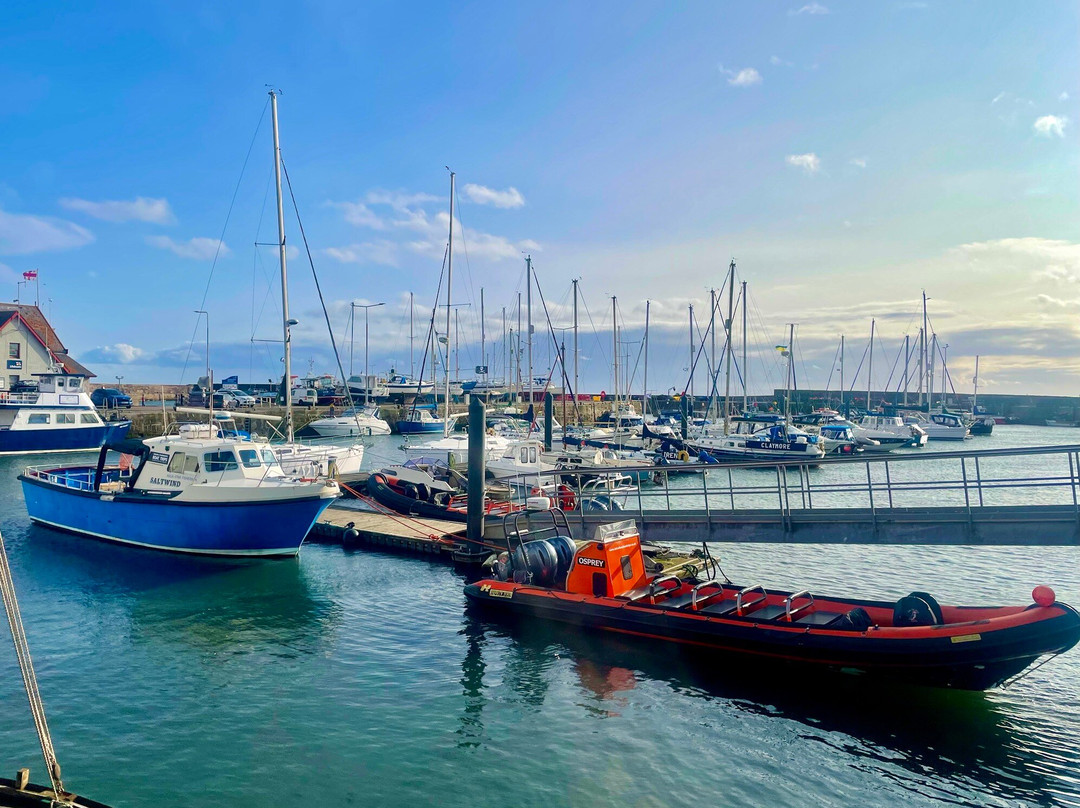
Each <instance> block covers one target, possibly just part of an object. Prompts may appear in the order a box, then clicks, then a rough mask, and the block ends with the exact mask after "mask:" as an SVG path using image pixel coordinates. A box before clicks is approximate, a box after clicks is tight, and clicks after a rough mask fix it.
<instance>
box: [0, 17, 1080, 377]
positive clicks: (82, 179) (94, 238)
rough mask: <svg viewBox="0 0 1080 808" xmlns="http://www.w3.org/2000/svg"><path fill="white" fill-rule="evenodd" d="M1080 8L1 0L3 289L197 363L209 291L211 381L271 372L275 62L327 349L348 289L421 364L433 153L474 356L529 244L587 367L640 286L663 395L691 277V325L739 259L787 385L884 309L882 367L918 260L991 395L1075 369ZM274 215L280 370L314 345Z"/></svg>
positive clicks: (108, 363) (93, 336) (955, 352)
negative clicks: (786, 350)
mask: <svg viewBox="0 0 1080 808" xmlns="http://www.w3.org/2000/svg"><path fill="white" fill-rule="evenodd" d="M1078 16H1080V12H1078V10H1077V7H1076V5H1075V4H1074V3H1066V2H1045V3H1031V4H1017V3H1011V2H978V3H976V2H944V0H930V1H929V2H889V1H888V0H885V1H884V2H881V3H857V2H845V3H839V2H826V3H809V4H807V3H801V2H795V3H790V4H783V3H735V2H708V3H696V4H695V3H686V4H660V3H650V4H644V3H588V4H581V3H567V4H558V3H555V4H553V3H543V4H539V3H536V4H508V3H486V4H484V3H454V4H420V5H417V4H406V5H401V4H391V3H365V4H357V3H305V4H298V3H273V2H269V3H267V2H260V3H257V4H256V3H239V2H238V3H198V2H193V3H186V4H182V5H177V4H150V3H130V4H121V3H93V2H87V3H82V4H79V5H77V6H66V7H64V8H63V9H62V10H58V8H57V7H49V6H47V5H43V4H39V3H23V2H12V3H6V4H4V6H3V8H2V9H0V86H2V87H3V88H4V93H3V96H4V101H3V104H2V107H0V121H2V126H0V290H2V289H3V288H4V287H6V288H7V289H8V290H10V291H7V292H2V293H0V294H2V296H3V297H4V298H6V299H8V298H10V299H13V298H14V296H15V295H16V294H17V293H19V294H21V298H22V300H23V301H24V302H26V301H27V300H28V299H31V300H32V296H33V290H32V289H30V290H28V289H27V288H26V287H23V288H22V289H21V290H19V289H18V288H17V286H16V283H17V281H18V280H19V279H20V278H21V277H22V272H23V271H25V270H28V269H38V270H39V271H40V278H41V281H42V287H41V299H42V308H43V309H45V311H46V313H49V312H50V311H51V314H52V318H53V320H54V322H55V326H56V328H57V330H58V332H59V334H60V335H61V337H62V338H63V339H64V340H65V342H66V344H67V346H68V348H69V349H70V350H71V352H72V354H73V355H74V356H75V357H77V358H79V359H80V360H81V361H83V362H84V363H86V364H87V365H88V366H90V367H91V368H92V369H93V370H94V371H95V372H97V373H98V374H99V375H100V376H102V377H104V378H105V379H109V378H110V377H112V376H114V375H118V374H122V375H123V376H124V378H125V380H130V381H142V382H162V383H179V382H181V381H183V382H191V381H193V380H194V379H195V377H196V376H198V375H199V374H200V372H201V363H202V358H201V357H202V351H203V349H202V345H201V343H197V344H196V346H195V348H194V350H190V349H189V345H190V343H191V340H192V338H193V334H196V316H197V315H195V314H194V313H193V312H194V310H195V309H206V310H208V311H209V312H210V327H211V340H212V346H211V351H212V356H213V364H214V367H215V374H216V375H217V377H218V378H221V377H223V376H225V375H230V374H233V373H236V374H239V375H240V377H241V380H242V381H249V380H250V381H266V380H267V379H268V378H272V377H276V376H278V375H279V374H280V372H281V361H280V359H281V348H280V345H276V344H274V343H273V342H271V341H262V340H273V339H275V338H277V337H278V336H279V334H280V291H279V287H278V286H277V284H278V280H277V272H278V269H277V262H276V252H275V249H274V248H273V247H272V246H269V247H268V246H258V245H259V244H265V243H268V242H273V241H274V240H275V239H276V238H277V231H276V226H277V225H276V213H275V209H274V195H273V186H272V168H273V163H272V155H271V134H270V129H269V114H268V111H267V95H266V85H267V84H268V83H270V84H272V85H273V86H274V87H279V88H281V89H282V91H283V94H282V96H281V98H280V116H281V140H282V153H283V158H284V161H285V165H286V167H287V168H288V171H289V175H290V177H291V179H292V183H293V190H294V191H295V194H296V200H297V205H298V207H299V210H300V214H301V217H302V220H303V223H304V227H305V230H306V234H307V238H308V243H309V246H310V248H311V255H312V258H313V260H314V263H315V266H316V269H317V271H318V274H319V278H320V281H321V283H322V288H323V292H324V295H325V296H326V299H327V304H328V307H329V310H330V317H331V323H332V325H333V328H334V332H335V336H336V337H337V339H338V341H339V347H341V349H342V359H343V362H344V364H345V365H346V367H345V370H346V372H348V370H349V367H348V365H349V361H350V356H349V355H350V352H353V353H354V358H353V367H354V370H355V371H356V372H360V370H361V369H362V368H361V363H362V358H361V357H362V356H363V346H362V335H363V324H362V320H361V321H360V322H358V323H357V327H356V337H357V341H356V343H355V348H354V349H353V350H352V351H350V348H351V342H350V339H349V337H350V333H349V329H348V321H349V314H350V306H349V303H350V301H355V302H361V303H368V302H385V303H386V305H385V306H384V307H382V308H378V309H371V310H370V332H371V346H370V353H371V363H372V370H373V371H374V370H379V371H385V370H388V369H389V368H390V366H391V365H395V366H396V367H397V368H398V369H401V368H403V367H405V368H407V367H408V365H409V339H408V327H409V326H408V321H409V318H408V313H407V306H408V296H409V292H413V293H415V300H416V304H415V305H416V309H415V319H416V331H417V349H416V353H417V355H418V354H419V352H420V347H419V345H420V344H421V343H422V341H423V338H424V335H425V334H426V330H427V324H428V320H429V318H430V310H431V305H432V303H433V302H434V297H435V293H436V288H437V285H438V282H439V273H440V269H441V266H442V260H443V254H444V249H445V243H446V233H447V228H448V224H449V216H448V210H447V207H448V206H447V203H448V190H449V176H448V173H447V170H446V168H445V166H450V167H452V168H453V169H454V170H455V172H456V174H457V182H458V184H457V200H456V203H455V220H456V222H455V223H456V228H457V229H456V235H455V262H454V268H455V272H454V277H455V279H454V289H453V295H454V300H455V301H456V302H460V303H468V304H470V305H469V307H468V308H463V309H461V310H460V312H459V316H460V321H461V334H460V342H461V351H460V354H461V357H460V360H459V361H460V365H461V367H462V375H463V376H465V375H467V374H466V373H465V371H466V369H471V368H472V366H473V365H474V364H478V363H479V362H480V361H481V360H480V346H479V310H478V309H479V295H480V288H481V287H483V288H484V290H485V293H484V294H485V302H486V304H487V307H486V310H487V319H486V324H487V334H488V363H489V364H490V365H492V366H493V367H494V369H495V372H496V374H497V375H500V374H501V368H502V365H503V359H502V356H503V353H502V346H501V345H500V344H499V340H500V336H501V333H502V322H503V321H502V311H503V307H505V308H506V312H507V318H508V320H509V321H510V323H511V324H512V325H513V326H514V327H515V328H516V317H517V312H516V306H517V294H518V292H519V291H523V288H524V255H525V254H530V255H531V256H532V258H533V263H534V266H535V268H536V273H537V278H538V280H539V283H540V285H541V288H542V290H543V294H544V299H545V301H546V303H547V308H548V312H549V314H550V315H551V318H552V321H553V326H554V327H555V329H556V333H558V334H560V335H562V334H564V333H565V332H563V331H561V330H560V329H563V328H565V327H566V326H568V325H569V322H570V281H571V279H572V278H580V279H581V291H582V294H583V295H584V297H585V301H586V305H584V306H583V307H582V317H581V320H582V324H583V326H582V337H581V356H582V360H581V367H582V373H583V378H584V385H583V387H584V388H585V389H589V390H597V391H598V390H600V389H602V388H605V387H607V388H608V389H610V378H611V353H612V347H611V314H610V311H611V296H612V295H615V296H617V299H618V309H619V319H620V327H621V328H622V329H623V330H622V333H621V337H622V339H623V340H624V341H625V344H623V346H622V348H621V349H620V351H621V352H623V353H625V355H626V357H625V358H627V359H628V360H629V362H630V364H631V366H632V367H633V366H635V365H636V364H638V362H639V360H638V353H639V348H638V347H637V346H638V343H639V342H640V339H641V332H642V327H643V325H644V313H645V301H646V300H647V299H648V300H651V301H652V305H651V310H650V326H651V332H650V333H651V337H652V340H651V342H652V348H651V351H650V368H649V387H650V389H651V390H653V391H658V392H659V391H664V390H667V389H669V388H671V387H675V388H677V389H682V388H683V387H684V386H685V383H686V377H687V372H686V368H687V365H688V364H689V360H688V353H689V346H688V342H689V325H688V309H687V307H688V305H689V304H691V303H693V304H694V305H695V308H696V311H697V312H698V317H699V324H698V325H699V327H700V328H702V329H703V328H704V327H705V325H706V324H707V318H708V310H709V302H708V301H709V290H710V288H719V287H720V286H721V284H722V283H723V278H724V273H725V271H726V268H727V266H728V263H729V261H730V260H731V259H732V258H733V257H734V258H735V260H736V262H737V266H738V273H739V276H740V280H746V281H747V282H748V285H749V303H750V306H749V309H748V314H749V321H750V324H751V328H750V332H749V342H750V352H751V361H750V367H749V376H750V384H751V388H752V390H758V391H766V390H771V389H772V388H773V387H775V386H780V385H781V384H782V379H783V375H782V373H781V372H780V371H779V370H778V368H777V362H778V359H777V354H776V351H775V350H774V346H775V345H777V344H781V343H784V342H786V333H787V331H786V325H785V324H786V323H789V322H794V323H796V357H797V362H798V372H799V374H800V384H801V385H802V386H814V387H824V386H825V385H826V383H827V381H828V380H829V378H830V375H831V376H832V381H831V386H832V387H833V388H834V389H835V388H836V386H837V384H838V378H837V377H836V375H835V371H834V370H833V368H834V355H835V352H836V346H837V344H838V342H839V337H840V335H841V334H845V335H846V337H847V344H848V346H849V347H848V350H849V362H850V363H851V365H850V367H854V366H856V365H857V364H858V361H859V356H860V355H861V354H862V352H863V350H864V347H865V342H866V340H867V338H868V336H869V331H870V320H871V318H876V333H877V336H878V340H877V343H876V345H875V359H874V384H875V387H884V386H885V385H886V383H887V380H888V379H889V378H890V370H891V369H893V368H894V362H895V359H896V356H897V351H898V350H899V348H900V345H901V344H902V342H903V339H904V335H905V334H909V335H911V336H912V337H914V335H915V334H916V333H917V330H918V328H919V327H920V325H921V311H920V305H921V304H920V298H921V293H922V290H923V289H925V290H926V291H927V294H928V296H929V297H930V298H931V300H930V303H929V309H930V318H931V321H932V326H933V329H934V330H935V331H936V333H937V334H938V337H939V340H940V341H941V343H942V344H946V343H947V344H948V346H949V348H948V360H949V366H950V369H951V371H952V376H953V380H954V383H955V385H956V388H957V389H958V390H970V387H971V376H972V374H973V368H974V357H975V355H976V354H980V355H981V357H982V359H981V363H980V385H981V386H982V388H983V389H984V390H985V391H986V392H1037V393H1056V394H1070V395H1076V394H1080V327H1078V319H1077V318H1078V315H1080V218H1078V213H1080V209H1078V204H1077V201H1078V200H1077V192H1078V183H1077V179H1078V149H1077V143H1078V140H1077V131H1078V130H1077V127H1078V125H1080V109H1078V107H1077V99H1078V95H1080V87H1078V81H1077V79H1078V77H1080V70H1078V67H1080V65H1078V49H1077V47H1076V43H1077V41H1078V34H1080V31H1078V28H1080V26H1078ZM249 150H250V151H249ZM234 194H235V198H234ZM286 197H288V189H286ZM287 218H288V222H287V241H288V243H289V245H290V249H289V263H290V300H291V315H292V316H293V317H295V318H296V319H297V320H299V321H300V324H299V325H298V326H297V328H296V331H295V336H294V342H295V350H294V369H295V370H296V371H298V372H301V373H303V372H306V370H307V368H308V367H309V363H310V366H312V367H314V369H315V371H316V372H335V369H334V365H333V361H332V359H331V353H330V350H329V340H328V337H327V329H326V326H325V323H324V322H323V316H322V312H321V309H320V307H319V304H318V298H317V296H316V293H315V288H314V283H313V281H312V276H311V269H310V267H309V266H308V263H307V255H306V252H305V251H304V248H303V247H304V245H303V242H302V240H301V238H300V233H299V230H298V228H297V225H296V218H295V215H294V214H293V213H292V212H291V211H289V212H288V213H287ZM211 267H213V272H212V273H211ZM204 295H205V300H204ZM534 303H535V304H536V305H535V308H534V321H535V322H536V324H537V329H536V330H537V334H538V337H537V347H536V350H535V354H536V357H537V359H536V363H535V365H536V372H537V375H546V374H547V372H548V370H549V365H550V362H551V356H552V350H551V348H550V339H547V338H546V335H547V333H548V330H547V324H546V321H545V320H544V316H543V312H542V310H541V308H540V305H539V299H538V296H537V299H536V300H535V301H534ZM586 306H587V311H586ZM358 319H359V315H358ZM440 321H441V317H440ZM740 324H741V314H740V315H737V317H736V336H735V338H736V340H738V341H741V334H740V332H739V330H738V326H739V325H740ZM440 330H441V327H440ZM201 335H202V327H201V326H200V327H199V330H198V333H197V336H196V339H197V340H201V339H202V336H201ZM561 338H562V337H561V336H560V339H561ZM253 340H255V341H253ZM566 340H567V343H568V344H569V340H570V337H569V335H568V334H567V335H566ZM720 341H721V343H722V339H721V340H720ZM416 363H417V365H419V358H418V356H417V360H416ZM634 373H635V375H634V380H635V381H634V384H635V385H636V386H637V387H636V388H635V389H637V390H640V383H641V374H642V368H640V367H638V368H637V370H636V371H635V372H634ZM851 373H852V371H851V370H849V371H848V381H849V383H851ZM864 373H865V371H864ZM879 374H880V375H879ZM892 377H893V380H892V381H891V382H890V384H891V386H892V387H895V386H896V380H897V379H898V378H899V376H898V375H897V372H896V371H895V370H894V369H893V371H892ZM701 378H703V376H702V377H701ZM854 383H855V384H856V386H857V388H858V389H862V388H863V387H864V386H865V378H862V379H859V380H856V381H855V382H854ZM697 387H698V389H699V390H700V389H701V388H702V382H700V381H699V382H698V384H697Z"/></svg>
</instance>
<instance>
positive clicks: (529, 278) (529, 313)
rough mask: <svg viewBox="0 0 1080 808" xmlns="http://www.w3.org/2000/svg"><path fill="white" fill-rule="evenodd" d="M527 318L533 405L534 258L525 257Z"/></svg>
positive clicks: (530, 401)
mask: <svg viewBox="0 0 1080 808" xmlns="http://www.w3.org/2000/svg"><path fill="white" fill-rule="evenodd" d="M525 309H526V313H525V318H526V325H527V326H528V327H529V333H528V335H527V336H526V337H525V346H526V348H525V350H526V351H527V352H528V354H529V356H528V359H529V403H530V404H531V403H532V400H533V398H534V394H533V366H532V334H533V324H532V256H531V255H526V256H525Z"/></svg>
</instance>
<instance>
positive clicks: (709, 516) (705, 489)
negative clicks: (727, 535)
mask: <svg viewBox="0 0 1080 808" xmlns="http://www.w3.org/2000/svg"><path fill="white" fill-rule="evenodd" d="M701 493H702V494H704V495H705V517H706V518H707V519H708V520H709V524H710V525H712V511H711V510H710V509H709V484H708V483H707V482H706V481H705V473H704V472H702V474H701Z"/></svg>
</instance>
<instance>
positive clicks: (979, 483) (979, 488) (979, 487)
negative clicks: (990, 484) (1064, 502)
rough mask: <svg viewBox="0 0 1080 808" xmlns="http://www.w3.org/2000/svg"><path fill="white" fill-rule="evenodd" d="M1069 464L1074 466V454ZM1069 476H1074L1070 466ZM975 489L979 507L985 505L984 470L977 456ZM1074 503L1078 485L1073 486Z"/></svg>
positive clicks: (1074, 502) (1070, 457)
mask: <svg viewBox="0 0 1080 808" xmlns="http://www.w3.org/2000/svg"><path fill="white" fill-rule="evenodd" d="M1069 461H1070V462H1069V466H1070V467H1071V466H1072V456H1071V455H1070V456H1069ZM1069 477H1070V478H1071V477H1072V471H1071V468H1070V471H1069ZM975 490H976V491H978V493H979V507H980V508H981V507H982V506H983V492H982V470H981V469H980V468H979V458H978V457H977V456H976V458H975ZM1073 504H1076V487H1075V486H1073Z"/></svg>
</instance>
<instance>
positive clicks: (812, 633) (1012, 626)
mask: <svg viewBox="0 0 1080 808" xmlns="http://www.w3.org/2000/svg"><path fill="white" fill-rule="evenodd" d="M554 523H555V525H556V528H558V527H559V525H560V523H559V520H558V519H557V518H556V519H554ZM565 524H566V522H565V517H563V519H562V522H561V525H562V526H565ZM538 533H539V535H541V536H542V537H541V538H536V537H537V535H538ZM507 536H508V546H510V547H511V548H512V550H513V551H512V552H508V553H503V554H502V555H501V556H500V558H499V560H498V561H497V562H496V563H495V565H494V572H495V577H493V578H491V579H488V580H482V581H478V582H476V583H474V584H470V585H468V586H466V587H465V594H466V595H467V596H468V598H469V600H470V601H471V602H473V603H476V604H480V605H482V606H484V607H490V608H491V609H492V610H498V611H501V612H504V613H509V614H516V615H527V616H530V617H539V618H544V619H549V620H558V621H563V622H566V623H572V624H574V625H575V626H581V627H584V628H589V629H597V630H600V631H607V632H613V633H616V634H620V635H623V636H627V637H634V638H637V639H638V640H639V641H641V642H645V643H653V644H658V643H675V644H678V645H680V646H682V647H684V648H687V649H688V650H694V651H709V652H717V653H723V654H728V655H731V654H742V655H744V656H746V657H748V658H754V659H757V660H761V661H767V662H781V661H782V662H789V663H797V664H800V665H803V666H808V667H811V668H817V669H827V670H833V671H839V672H843V673H849V674H864V675H867V676H872V677H879V678H883V679H890V680H894V681H901V682H904V683H908V684H919V685H929V686H936V687H950V688H958V689H964V690H986V689H988V688H992V687H996V686H998V685H1001V684H1002V683H1004V682H1006V681H1007V680H1009V679H1010V678H1012V677H1014V676H1016V675H1018V674H1019V673H1021V672H1022V671H1024V670H1025V669H1026V668H1028V666H1030V665H1031V664H1033V663H1034V662H1036V661H1037V660H1038V659H1039V658H1040V657H1043V656H1045V655H1053V654H1060V653H1062V652H1064V651H1067V650H1069V649H1070V648H1072V647H1073V646H1074V645H1076V643H1077V641H1078V640H1080V614H1078V613H1077V611H1076V610H1075V609H1074V608H1072V607H1071V606H1067V605H1066V604H1064V603H1059V602H1058V601H1057V599H1056V597H1055V595H1054V592H1053V590H1052V589H1050V588H1049V587H1046V586H1038V587H1036V588H1035V590H1034V592H1033V593H1032V598H1033V601H1034V602H1033V603H1031V604H1028V605H1026V606H1024V605H1021V606H942V605H939V604H938V602H937V600H936V599H935V598H933V597H932V596H930V595H929V594H927V593H924V592H913V593H911V594H910V595H908V596H907V597H903V598H900V599H899V600H898V601H896V602H884V601H869V600H856V599H853V598H843V597H833V596H826V595H819V594H816V593H811V592H809V591H806V590H803V591H801V592H794V593H791V592H779V591H774V590H766V589H765V587H763V586H759V585H754V586H741V585H736V584H733V583H731V582H729V581H727V580H723V581H721V580H715V579H708V578H706V577H703V574H701V573H699V574H698V575H697V576H696V577H690V578H688V579H683V578H679V577H677V576H673V575H655V574H651V573H649V572H648V571H647V567H646V566H645V563H644V560H643V555H642V552H641V541H640V538H639V536H638V531H637V529H636V527H635V525H634V522H633V521H624V522H617V523H614V524H610V525H603V526H601V527H599V528H598V529H597V532H596V536H595V537H594V539H593V540H591V541H589V542H586V543H583V544H582V546H581V547H578V545H577V543H575V542H574V541H573V539H571V538H570V535H569V532H568V531H564V530H559V529H555V530H552V529H548V530H547V531H546V535H545V534H544V533H543V532H540V531H538V530H536V529H532V528H530V529H528V530H525V531H514V530H512V529H511V530H508V532H507ZM528 539H532V540H531V541H530V540H528ZM711 569H712V570H714V569H715V565H713V566H712V567H711ZM707 571H709V570H707Z"/></svg>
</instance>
